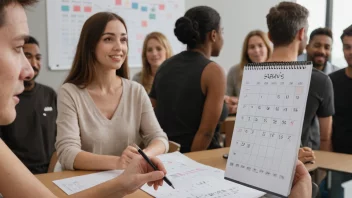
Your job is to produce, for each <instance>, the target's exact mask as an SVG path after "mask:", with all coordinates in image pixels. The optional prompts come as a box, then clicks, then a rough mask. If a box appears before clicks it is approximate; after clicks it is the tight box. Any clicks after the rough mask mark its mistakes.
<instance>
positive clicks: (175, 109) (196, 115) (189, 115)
mask: <svg viewBox="0 0 352 198" xmlns="http://www.w3.org/2000/svg"><path fill="white" fill-rule="evenodd" d="M210 62H211V60H209V59H207V58H206V57H204V56H203V55H202V54H201V53H198V52H193V51H184V52H181V53H179V54H177V55H175V56H173V57H171V58H169V59H168V60H166V61H164V63H163V64H162V65H161V66H160V68H159V70H158V71H157V73H156V75H155V78H154V83H153V86H152V89H151V92H150V97H151V98H154V99H156V100H157V106H156V108H155V114H156V117H157V118H158V121H159V123H160V125H161V128H162V129H163V130H164V131H165V132H166V133H167V135H168V137H169V139H170V140H172V141H175V142H177V143H179V144H181V152H189V151H190V150H191V146H192V142H193V138H194V136H195V134H196V132H197V131H198V128H199V125H200V122H201V118H202V113H203V108H204V102H205V99H206V96H205V95H204V94H203V92H202V89H201V76H202V73H203V70H204V69H205V67H206V66H207V65H208V64H209V63H210ZM225 117H226V116H225ZM218 147H219V143H218V141H217V138H216V136H215V137H213V140H212V142H211V144H210V146H209V148H218Z"/></svg>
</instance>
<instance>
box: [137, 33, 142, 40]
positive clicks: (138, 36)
mask: <svg viewBox="0 0 352 198" xmlns="http://www.w3.org/2000/svg"><path fill="white" fill-rule="evenodd" d="M136 39H137V40H143V39H144V36H143V34H137V36H136Z"/></svg>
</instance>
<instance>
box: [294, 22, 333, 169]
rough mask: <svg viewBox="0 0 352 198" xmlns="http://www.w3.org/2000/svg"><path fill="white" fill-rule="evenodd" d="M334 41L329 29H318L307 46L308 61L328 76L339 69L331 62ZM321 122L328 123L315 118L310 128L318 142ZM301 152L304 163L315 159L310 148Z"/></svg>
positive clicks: (326, 131) (322, 119) (302, 149)
mask: <svg viewBox="0 0 352 198" xmlns="http://www.w3.org/2000/svg"><path fill="white" fill-rule="evenodd" d="M332 39H333V37H332V32H331V30H330V29H329V28H318V29H315V30H313V31H312V33H311V34H310V36H309V42H308V45H307V46H306V50H307V59H308V60H309V61H312V62H313V67H314V68H316V69H317V70H320V71H322V72H324V73H325V74H327V75H328V74H329V73H331V72H333V71H335V70H337V69H338V67H336V66H334V65H332V64H331V63H330V62H329V58H330V55H331V49H332V42H333V40H332ZM301 61H303V60H301ZM319 120H321V122H325V121H326V120H325V119H324V118H320V119H319V118H318V117H317V116H315V118H314V121H312V123H311V126H310V132H311V137H316V139H317V141H318V138H319V137H320V128H319V123H320V122H319ZM322 130H323V134H328V133H329V131H328V130H329V128H327V129H322ZM324 131H325V132H324ZM306 146H309V145H306ZM314 149H319V147H317V146H314ZM301 151H304V152H300V154H301V156H306V157H305V158H301V159H305V161H303V162H307V161H309V160H308V159H314V158H315V156H314V152H313V151H312V150H311V149H309V147H304V148H301Z"/></svg>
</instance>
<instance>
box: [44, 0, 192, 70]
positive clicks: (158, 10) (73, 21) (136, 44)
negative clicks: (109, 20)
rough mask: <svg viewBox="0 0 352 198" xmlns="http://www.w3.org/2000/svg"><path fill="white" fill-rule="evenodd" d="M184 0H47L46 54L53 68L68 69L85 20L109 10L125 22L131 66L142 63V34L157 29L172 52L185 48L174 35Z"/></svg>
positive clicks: (139, 65)
mask: <svg viewBox="0 0 352 198" xmlns="http://www.w3.org/2000/svg"><path fill="white" fill-rule="evenodd" d="M184 1H185V0H47V1H46V4H47V9H46V11H47V25H48V58H49V67H50V68H51V69H52V70H68V69H70V68H71V65H72V61H73V58H74V55H75V52H76V46H77V43H78V39H79V35H80V32H81V29H82V26H83V24H84V22H85V21H86V20H87V19H88V18H89V17H90V16H91V15H93V14H95V13H97V12H103V11H109V12H113V13H116V14H118V15H120V16H121V17H122V18H123V19H124V20H125V22H126V25H127V31H128V37H129V52H128V62H129V66H130V67H141V65H142V58H141V52H142V48H143V41H144V38H145V36H146V35H147V34H148V33H150V32H153V31H159V32H161V33H163V34H165V36H166V37H167V38H168V40H169V41H170V43H171V46H172V48H173V52H174V54H176V53H178V52H180V51H182V50H184V49H185V47H184V45H182V44H181V43H180V42H179V41H178V40H177V38H176V36H175V35H174V26H175V22H176V20H177V19H178V18H179V17H181V16H183V15H184V11H185V2H184Z"/></svg>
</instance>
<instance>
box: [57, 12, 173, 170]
mask: <svg viewBox="0 0 352 198" xmlns="http://www.w3.org/2000/svg"><path fill="white" fill-rule="evenodd" d="M127 41H128V39H127V30H126V25H125V22H124V20H123V19H122V18H121V17H120V16H118V15H116V14H114V13H110V12H101V13H97V14H95V15H93V16H91V17H90V18H89V19H88V20H87V21H86V22H85V23H84V25H83V28H82V32H81V36H80V39H79V42H78V45H77V51H76V55H75V58H74V61H73V65H72V68H71V71H70V73H69V75H68V77H67V79H66V80H65V83H64V85H63V86H62V87H61V88H60V91H59V94H58V118H57V138H56V144H55V145H56V149H57V153H58V158H59V161H60V163H61V165H62V166H63V169H69V170H74V169H82V170H111V169H121V168H125V167H126V166H127V165H128V164H129V163H130V161H131V160H132V159H133V158H134V157H135V156H137V155H138V152H137V150H136V149H135V148H134V147H132V146H129V145H130V144H132V143H136V144H137V145H138V144H139V145H140V144H141V143H142V144H143V145H144V146H145V147H146V148H145V150H144V151H145V152H146V154H147V155H149V156H156V155H159V154H162V153H166V152H167V151H168V146H169V144H168V138H167V136H166V134H165V133H164V132H163V130H162V129H161V128H160V125H159V123H158V120H157V119H156V117H155V114H154V110H153V107H152V104H151V102H150V100H149V97H148V94H147V93H146V91H145V90H144V88H143V86H142V85H140V84H138V83H136V82H133V81H131V80H128V65H127V58H128V57H127V52H128V44H127Z"/></svg>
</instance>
